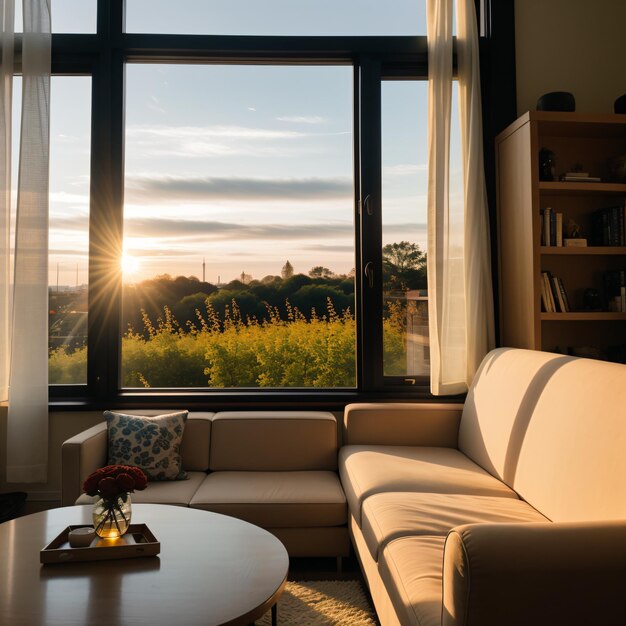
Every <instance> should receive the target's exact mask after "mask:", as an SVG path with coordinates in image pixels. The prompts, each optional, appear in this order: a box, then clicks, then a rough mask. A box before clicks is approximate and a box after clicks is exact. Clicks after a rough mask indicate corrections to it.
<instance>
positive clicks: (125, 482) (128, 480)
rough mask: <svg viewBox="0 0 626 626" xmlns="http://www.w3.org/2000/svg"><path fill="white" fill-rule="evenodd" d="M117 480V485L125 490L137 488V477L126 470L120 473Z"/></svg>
mask: <svg viewBox="0 0 626 626" xmlns="http://www.w3.org/2000/svg"><path fill="white" fill-rule="evenodd" d="M115 482H116V483H117V486H118V487H119V488H120V489H123V490H124V491H133V490H134V489H135V479H134V478H133V477H132V476H131V475H130V474H127V473H126V472H122V473H121V474H118V475H117V478H116V479H115Z"/></svg>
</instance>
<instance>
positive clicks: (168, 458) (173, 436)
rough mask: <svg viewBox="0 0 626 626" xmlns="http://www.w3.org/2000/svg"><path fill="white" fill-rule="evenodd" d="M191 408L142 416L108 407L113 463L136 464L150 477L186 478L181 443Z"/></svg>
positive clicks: (109, 460)
mask: <svg viewBox="0 0 626 626" xmlns="http://www.w3.org/2000/svg"><path fill="white" fill-rule="evenodd" d="M187 415H188V411H181V412H180V413H169V414H167V415H159V416H157V417H140V416H138V415H127V414H126V413H116V412H114V411H105V412H104V419H105V420H106V422H107V433H108V440H109V459H108V464H109V465H134V466H135V467H139V468H140V469H142V470H143V471H144V472H145V474H146V476H147V477H148V480H184V479H186V478H187V473H186V472H184V471H183V469H182V458H181V456H180V446H181V443H182V439H183V431H184V428H185V422H186V421H187Z"/></svg>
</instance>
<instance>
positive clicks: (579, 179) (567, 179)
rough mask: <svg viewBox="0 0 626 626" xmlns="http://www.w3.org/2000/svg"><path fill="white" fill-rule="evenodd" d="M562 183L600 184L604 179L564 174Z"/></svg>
mask: <svg viewBox="0 0 626 626" xmlns="http://www.w3.org/2000/svg"><path fill="white" fill-rule="evenodd" d="M561 182H564V183H600V182H602V179H601V178H600V177H599V176H579V175H578V174H575V175H567V174H564V175H563V176H561Z"/></svg>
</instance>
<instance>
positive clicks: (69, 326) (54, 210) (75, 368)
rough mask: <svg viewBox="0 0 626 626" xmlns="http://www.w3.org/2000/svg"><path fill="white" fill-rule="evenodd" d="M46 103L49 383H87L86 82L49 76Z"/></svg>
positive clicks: (88, 133)
mask: <svg viewBox="0 0 626 626" xmlns="http://www.w3.org/2000/svg"><path fill="white" fill-rule="evenodd" d="M50 99H51V102H53V106H51V108H50V112H51V113H50V229H49V275H48V284H49V310H50V314H49V347H50V361H49V377H50V379H49V380H50V384H86V383H87V280H88V248H89V162H90V142H91V122H90V116H91V78H88V77H83V76H81V77H75V76H73V77H68V76H53V77H52V82H51V94H50Z"/></svg>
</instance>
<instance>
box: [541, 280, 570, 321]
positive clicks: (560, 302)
mask: <svg viewBox="0 0 626 626" xmlns="http://www.w3.org/2000/svg"><path fill="white" fill-rule="evenodd" d="M541 278H542V281H541V306H542V309H543V310H544V311H545V312H546V313H568V312H569V311H571V308H570V304H569V299H568V297H567V292H566V291H565V287H564V286H563V281H562V280H561V279H560V278H559V277H558V276H553V275H552V274H551V273H550V272H541Z"/></svg>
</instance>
